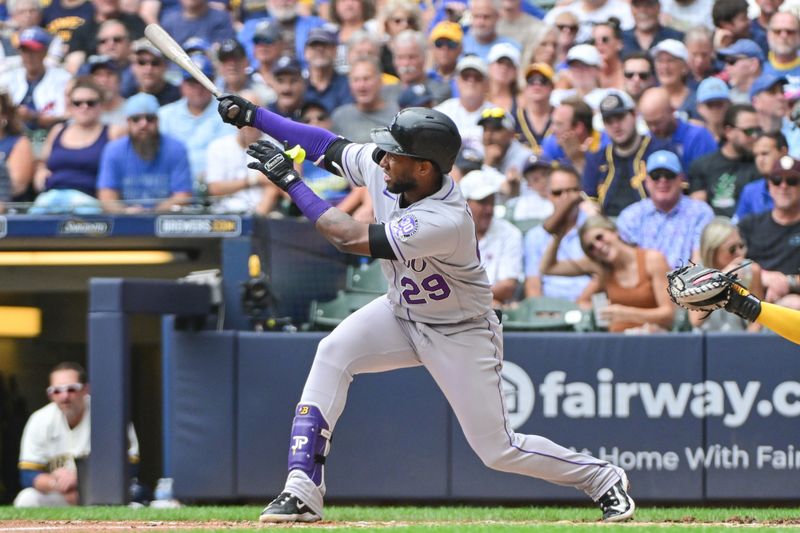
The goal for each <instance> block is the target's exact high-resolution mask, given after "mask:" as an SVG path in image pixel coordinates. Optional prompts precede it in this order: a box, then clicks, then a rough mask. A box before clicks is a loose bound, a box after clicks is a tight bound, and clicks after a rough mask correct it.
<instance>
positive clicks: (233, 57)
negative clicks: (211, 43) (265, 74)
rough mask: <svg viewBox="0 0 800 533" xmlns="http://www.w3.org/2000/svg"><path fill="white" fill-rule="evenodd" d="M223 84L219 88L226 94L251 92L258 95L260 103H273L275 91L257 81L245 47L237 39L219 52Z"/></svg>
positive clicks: (221, 47)
mask: <svg viewBox="0 0 800 533" xmlns="http://www.w3.org/2000/svg"><path fill="white" fill-rule="evenodd" d="M217 59H218V62H219V73H220V79H221V82H218V86H219V88H220V89H221V90H222V92H224V93H239V92H241V91H244V90H250V91H252V92H254V93H255V94H257V95H258V100H259V101H260V102H264V103H267V102H272V101H273V100H274V98H275V91H273V90H272V88H271V87H268V86H267V85H266V84H265V83H264V82H262V81H260V80H258V79H256V77H255V76H254V75H253V73H252V71H251V70H250V68H249V65H248V61H247V55H246V54H245V51H244V47H243V46H242V45H241V44H240V43H239V41H237V40H236V39H228V40H226V41H223V42H222V44H220V46H219V49H218V50H217Z"/></svg>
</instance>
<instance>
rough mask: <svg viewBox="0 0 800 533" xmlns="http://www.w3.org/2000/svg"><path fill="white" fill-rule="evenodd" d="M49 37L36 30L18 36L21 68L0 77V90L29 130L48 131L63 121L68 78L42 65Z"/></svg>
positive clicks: (68, 75) (29, 29)
mask: <svg viewBox="0 0 800 533" xmlns="http://www.w3.org/2000/svg"><path fill="white" fill-rule="evenodd" d="M50 42H51V37H50V35H49V34H48V33H47V32H46V31H44V30H43V29H41V28H39V27H33V28H28V29H26V30H23V31H21V32H20V33H19V41H18V43H17V46H18V48H19V52H20V55H21V56H22V68H17V69H14V70H11V71H8V72H6V73H4V74H3V75H2V76H0V87H6V89H7V90H8V91H9V94H10V95H11V100H12V101H13V102H14V105H16V106H18V107H17V114H18V115H19V117H20V118H21V119H22V121H23V122H24V123H25V126H26V127H27V128H28V129H30V130H48V129H50V128H51V127H52V126H53V125H54V124H56V123H58V122H61V121H62V120H64V114H65V111H66V105H65V104H66V102H65V93H66V88H67V83H68V82H69V80H70V79H71V76H70V74H69V72H67V71H66V70H64V69H62V68H60V67H48V66H46V65H45V64H44V58H45V56H46V55H47V49H48V46H50Z"/></svg>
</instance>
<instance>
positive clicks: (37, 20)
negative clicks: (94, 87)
mask: <svg viewBox="0 0 800 533" xmlns="http://www.w3.org/2000/svg"><path fill="white" fill-rule="evenodd" d="M6 4H7V6H8V19H7V20H6V21H5V27H6V31H5V32H0V74H2V73H3V72H6V71H8V70H12V69H14V68H17V67H20V66H21V65H22V58H21V57H20V55H19V50H17V48H16V43H18V42H19V33H20V32H21V31H23V30H26V29H28V28H35V27H40V26H41V23H42V4H41V3H40V2H39V0H9V1H8V2H6ZM51 37H52V40H51V42H50V46H49V47H48V48H47V56H46V57H45V64H46V65H48V66H58V65H60V63H61V60H62V58H63V57H64V53H65V50H64V49H65V46H64V43H63V42H62V41H61V39H60V38H59V37H58V36H57V35H51Z"/></svg>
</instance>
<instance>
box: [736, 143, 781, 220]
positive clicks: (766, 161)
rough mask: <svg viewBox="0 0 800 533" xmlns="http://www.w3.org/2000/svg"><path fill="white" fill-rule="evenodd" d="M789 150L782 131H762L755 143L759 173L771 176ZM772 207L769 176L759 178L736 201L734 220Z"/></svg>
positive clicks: (748, 185)
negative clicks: (768, 183) (768, 182)
mask: <svg viewBox="0 0 800 533" xmlns="http://www.w3.org/2000/svg"><path fill="white" fill-rule="evenodd" d="M788 152H789V147H788V145H787V144H786V137H784V136H783V134H782V133H781V132H779V131H776V132H773V133H764V132H762V133H760V134H759V136H758V138H757V139H756V142H754V143H753V156H754V158H755V162H756V170H758V173H759V175H761V176H769V174H770V173H771V172H772V169H773V168H775V165H776V164H777V163H778V161H779V160H780V159H781V157H783V156H785V155H788ZM772 207H773V203H772V196H770V194H769V187H768V186H767V178H766V177H763V178H759V179H757V180H755V181H752V182H750V183H748V184H747V185H745V186H744V187H743V188H742V193H741V194H740V195H739V201H738V202H736V215H735V216H734V217H733V218H734V221H737V220H742V219H744V217H746V216H748V215H759V214H761V213H764V212H766V211H769V210H771V209H772Z"/></svg>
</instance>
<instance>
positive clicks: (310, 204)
mask: <svg viewBox="0 0 800 533" xmlns="http://www.w3.org/2000/svg"><path fill="white" fill-rule="evenodd" d="M286 192H288V193H289V196H291V197H292V200H294V203H295V204H297V207H298V208H299V209H300V211H301V212H302V213H303V214H304V215H305V216H306V218H308V220H310V221H311V224H316V223H317V220H318V219H319V217H321V216H322V214H323V213H324V212H325V211H327V210H328V209H330V208H332V207H333V205H331V203H330V202H326V201H325V200H323V199H322V198H320V197H319V196H317V194H316V193H315V192H314V191H312V190H311V188H309V186H308V185H306V184H305V183H303V180H297V181H295V182H294V183H292V184H291V185H289V189H288V190H287V191H286Z"/></svg>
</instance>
